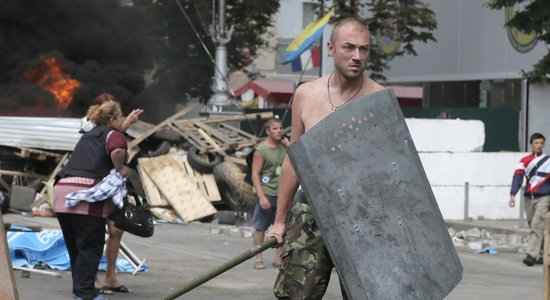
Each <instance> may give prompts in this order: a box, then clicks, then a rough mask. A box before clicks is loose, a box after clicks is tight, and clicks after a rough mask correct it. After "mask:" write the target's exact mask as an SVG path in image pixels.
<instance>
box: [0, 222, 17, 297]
mask: <svg viewBox="0 0 550 300" xmlns="http://www.w3.org/2000/svg"><path fill="white" fill-rule="evenodd" d="M6 238H7V236H6V228H5V227H4V220H3V218H2V212H0V299H3V300H4V299H5V300H17V299H19V295H18V294H17V286H16V284H15V275H14V273H13V267H12V265H11V257H10V249H9V246H8V241H7V239H6Z"/></svg>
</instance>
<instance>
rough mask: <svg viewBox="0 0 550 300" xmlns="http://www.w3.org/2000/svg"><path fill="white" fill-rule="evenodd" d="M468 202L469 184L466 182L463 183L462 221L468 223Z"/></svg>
mask: <svg viewBox="0 0 550 300" xmlns="http://www.w3.org/2000/svg"><path fill="white" fill-rule="evenodd" d="M469 202H470V183H469V182H468V181H466V182H464V221H469V220H470V218H469V217H468V207H469V206H470V205H469Z"/></svg>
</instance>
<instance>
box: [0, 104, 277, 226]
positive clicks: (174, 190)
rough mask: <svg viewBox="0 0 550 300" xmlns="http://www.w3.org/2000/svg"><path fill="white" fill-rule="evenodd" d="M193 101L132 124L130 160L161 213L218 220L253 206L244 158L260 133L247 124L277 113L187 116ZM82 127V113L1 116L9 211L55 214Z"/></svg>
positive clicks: (0, 183) (174, 218) (2, 185)
mask: <svg viewBox="0 0 550 300" xmlns="http://www.w3.org/2000/svg"><path fill="white" fill-rule="evenodd" d="M193 108H194V106H193V105H191V106H189V107H187V108H186V109H183V110H181V111H179V112H177V113H176V114H174V115H173V116H171V117H169V118H167V119H166V120H164V121H162V122H161V123H159V124H157V125H151V124H147V123H145V122H141V121H140V122H138V123H136V124H134V125H132V127H130V128H129V129H128V131H127V132H126V133H127V135H128V136H129V137H130V138H129V144H128V149H129V161H130V163H129V165H130V167H132V168H134V169H136V170H137V171H138V174H139V178H138V182H140V184H139V185H140V186H138V187H135V186H134V188H136V190H138V191H142V192H143V194H144V196H145V198H146V199H147V200H148V202H149V204H150V205H151V207H152V211H153V213H154V215H155V217H157V218H158V219H161V220H165V221H167V222H183V223H188V222H191V221H195V220H200V221H211V220H213V219H214V217H215V216H216V215H217V214H216V212H217V211H218V210H230V211H233V212H234V211H237V212H239V213H246V212H249V211H251V210H252V209H253V205H254V193H253V189H252V186H251V185H250V184H248V183H246V182H245V181H244V177H245V171H246V160H245V159H244V157H245V156H246V154H247V153H248V152H249V151H250V150H251V149H252V147H254V146H255V145H256V143H257V142H258V138H257V137H256V136H255V135H252V134H249V133H247V132H245V131H243V130H241V129H239V123H240V122H243V121H248V120H252V121H253V122H263V120H266V119H269V118H271V117H273V114H272V113H260V114H235V115H224V116H219V115H218V116H210V117H199V118H190V119H183V118H182V117H183V116H184V115H185V114H187V113H188V112H189V111H191V110H192V109H193ZM33 126H34V127H33ZM48 126H53V127H48ZM80 126H81V124H80V119H67V118H62V119H56V118H20V117H0V135H2V137H0V175H1V177H0V191H2V192H3V193H0V204H1V205H2V210H3V211H5V210H6V209H11V210H15V211H32V214H33V215H39V216H53V215H54V214H53V212H52V210H51V207H52V206H53V205H52V201H53V195H52V188H53V183H54V180H55V177H56V175H57V174H58V172H59V171H60V170H61V169H62V168H63V166H64V165H65V163H66V162H67V161H68V159H69V157H70V154H71V151H72V149H73V148H74V145H75V144H76V142H77V141H78V139H79V138H80V134H79V133H78V131H79V129H80ZM257 128H259V126H257ZM233 212H232V213H230V214H225V215H226V216H229V215H231V216H235V215H236V213H233ZM219 215H220V216H222V215H223V213H222V214H219ZM226 219H227V218H226ZM229 219H231V218H229ZM233 219H236V218H234V217H233Z"/></svg>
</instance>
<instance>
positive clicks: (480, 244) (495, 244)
mask: <svg viewBox="0 0 550 300" xmlns="http://www.w3.org/2000/svg"><path fill="white" fill-rule="evenodd" d="M447 230H448V231H449V235H450V236H451V238H452V241H453V244H454V245H455V248H456V249H457V250H459V251H464V252H472V251H474V252H476V253H483V252H485V250H487V249H490V250H492V251H494V253H498V252H502V253H518V252H519V253H523V252H525V248H526V246H527V236H526V235H522V234H518V233H514V232H501V233H494V232H492V231H491V230H486V229H481V230H480V229H479V228H477V227H472V228H469V229H465V230H460V231H456V230H455V229H453V227H449V228H448V229H447Z"/></svg>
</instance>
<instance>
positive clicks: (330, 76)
mask: <svg viewBox="0 0 550 300" xmlns="http://www.w3.org/2000/svg"><path fill="white" fill-rule="evenodd" d="M332 74H334V71H332V73H330V75H329V76H328V80H327V96H328V102H329V103H330V106H332V111H336V110H337V109H339V108H340V107H342V106H343V105H344V104H346V103H348V102H349V101H351V100H352V99H353V98H355V96H357V94H358V93H359V91H360V90H361V89H362V88H363V75H361V85H360V86H359V89H357V91H355V94H353V96H351V98H349V99H348V100H346V101H345V102H344V103H342V104H340V105H338V106H336V105H334V104H332V100H331V99H330V79H331V78H332Z"/></svg>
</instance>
